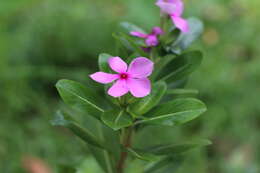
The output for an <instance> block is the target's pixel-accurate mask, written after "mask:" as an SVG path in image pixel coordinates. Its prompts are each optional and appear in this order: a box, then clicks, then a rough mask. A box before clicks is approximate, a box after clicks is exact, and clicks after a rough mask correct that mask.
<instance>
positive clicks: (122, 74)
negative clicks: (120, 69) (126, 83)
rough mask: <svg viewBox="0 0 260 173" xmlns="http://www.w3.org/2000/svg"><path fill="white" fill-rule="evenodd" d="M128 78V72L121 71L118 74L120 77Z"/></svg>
mask: <svg viewBox="0 0 260 173" xmlns="http://www.w3.org/2000/svg"><path fill="white" fill-rule="evenodd" d="M127 78H128V74H127V73H121V74H120V79H127Z"/></svg>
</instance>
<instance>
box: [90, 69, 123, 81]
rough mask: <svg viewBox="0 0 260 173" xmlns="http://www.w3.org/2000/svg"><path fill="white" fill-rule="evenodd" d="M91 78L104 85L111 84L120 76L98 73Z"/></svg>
mask: <svg viewBox="0 0 260 173" xmlns="http://www.w3.org/2000/svg"><path fill="white" fill-rule="evenodd" d="M89 76H90V78H91V79H93V80H94V81H96V82H99V83H103V84H107V83H111V82H113V81H114V80H116V79H118V78H119V76H118V75H117V74H109V73H104V72H96V73H93V74H91V75H89Z"/></svg>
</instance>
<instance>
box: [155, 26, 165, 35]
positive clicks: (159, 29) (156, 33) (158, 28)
mask: <svg viewBox="0 0 260 173" xmlns="http://www.w3.org/2000/svg"><path fill="white" fill-rule="evenodd" d="M152 34H154V35H161V34H163V30H162V29H161V28H160V27H158V26H156V27H153V30H152Z"/></svg>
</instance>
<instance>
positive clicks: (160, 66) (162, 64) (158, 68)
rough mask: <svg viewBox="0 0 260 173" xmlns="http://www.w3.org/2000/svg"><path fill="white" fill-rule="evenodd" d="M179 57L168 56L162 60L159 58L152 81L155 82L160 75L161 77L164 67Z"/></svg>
mask: <svg viewBox="0 0 260 173" xmlns="http://www.w3.org/2000/svg"><path fill="white" fill-rule="evenodd" d="M176 57H177V55H173V54H168V55H166V56H164V57H162V58H158V60H157V61H158V62H156V63H155V64H154V69H156V70H154V71H153V73H152V75H151V77H150V79H152V80H154V79H157V77H158V75H160V73H161V71H163V69H164V67H165V66H166V65H167V64H168V63H169V62H171V61H172V60H173V59H174V58H176Z"/></svg>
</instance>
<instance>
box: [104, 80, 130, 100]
mask: <svg viewBox="0 0 260 173" xmlns="http://www.w3.org/2000/svg"><path fill="white" fill-rule="evenodd" d="M128 91H129V89H128V87H127V85H126V80H120V79H119V80H117V81H116V83H115V84H114V85H113V86H112V87H111V88H109V90H108V94H109V95H111V96H113V97H120V96H122V95H124V94H126V93H127V92H128Z"/></svg>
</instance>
